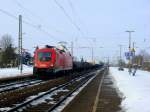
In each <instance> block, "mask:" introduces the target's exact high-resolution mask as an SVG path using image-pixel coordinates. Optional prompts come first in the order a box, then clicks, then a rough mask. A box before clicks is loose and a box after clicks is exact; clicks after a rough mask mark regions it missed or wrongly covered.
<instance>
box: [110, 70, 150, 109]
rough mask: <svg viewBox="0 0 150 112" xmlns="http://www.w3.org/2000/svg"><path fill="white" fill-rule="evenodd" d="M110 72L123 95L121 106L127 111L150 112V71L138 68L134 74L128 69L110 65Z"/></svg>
mask: <svg viewBox="0 0 150 112" xmlns="http://www.w3.org/2000/svg"><path fill="white" fill-rule="evenodd" d="M110 74H111V75H112V76H113V77H114V81H115V83H116V86H117V87H118V88H119V91H120V92H121V93H122V95H123V98H124V100H123V101H122V103H121V107H122V108H123V109H124V110H125V112H150V106H149V105H150V72H147V71H141V70H137V72H136V74H135V76H132V75H129V73H128V69H125V70H124V71H118V68H117V67H110Z"/></svg>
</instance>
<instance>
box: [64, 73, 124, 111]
mask: <svg viewBox="0 0 150 112" xmlns="http://www.w3.org/2000/svg"><path fill="white" fill-rule="evenodd" d="M121 101H122V98H121V97H120V95H119V93H118V92H117V89H116V87H115V86H114V81H113V78H112V77H111V75H110V74H109V71H108V70H105V71H103V72H98V73H97V76H96V77H95V78H94V79H93V80H92V81H91V82H90V83H89V84H88V85H87V86H86V87H85V88H84V89H83V90H82V91H81V92H80V93H79V94H78V95H77V96H76V97H75V98H74V100H73V101H71V102H70V103H69V105H67V106H66V107H65V108H64V110H63V111H62V112H117V111H121V108H120V105H121Z"/></svg>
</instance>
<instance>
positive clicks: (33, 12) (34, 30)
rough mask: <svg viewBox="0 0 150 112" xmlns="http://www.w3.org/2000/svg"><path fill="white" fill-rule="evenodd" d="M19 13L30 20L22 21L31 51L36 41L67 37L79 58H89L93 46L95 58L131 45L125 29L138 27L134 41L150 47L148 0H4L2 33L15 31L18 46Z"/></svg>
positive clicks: (53, 41) (0, 10) (26, 45)
mask: <svg viewBox="0 0 150 112" xmlns="http://www.w3.org/2000/svg"><path fill="white" fill-rule="evenodd" d="M19 14H21V15H22V16H23V20H24V21H25V22H27V23H28V24H26V23H23V33H24V34H23V46H24V48H26V49H29V51H30V52H33V50H34V48H33V47H34V46H37V45H39V46H42V45H45V44H49V45H56V44H57V42H59V41H66V42H68V46H70V43H71V41H73V42H74V46H75V48H74V55H75V56H78V57H79V58H81V57H82V56H83V57H84V58H85V59H88V60H90V59H91V47H94V57H95V58H96V59H100V58H101V59H102V58H103V57H106V56H110V57H115V56H117V55H119V48H118V46H119V44H122V45H123V47H124V48H123V52H125V51H127V49H128V33H126V32H125V31H126V30H134V31H135V32H134V33H133V34H132V41H134V42H136V46H137V47H138V48H137V51H138V50H139V49H143V48H147V47H150V45H149V43H150V1H149V0H1V3H0V37H1V36H2V35H4V34H6V33H8V34H10V35H12V38H13V39H14V44H15V46H17V45H18V44H17V39H18V20H17V19H15V17H18V15H19ZM12 16H13V17H12ZM14 16H15V17H14ZM29 24H30V25H29ZM144 40H145V41H144ZM80 47H89V48H82V49H81V48H80ZM100 47H103V48H100ZM146 50H147V52H150V49H146Z"/></svg>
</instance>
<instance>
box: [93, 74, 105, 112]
mask: <svg viewBox="0 0 150 112" xmlns="http://www.w3.org/2000/svg"><path fill="white" fill-rule="evenodd" d="M104 74H105V72H104V73H103V76H102V79H101V81H100V84H99V88H98V92H97V95H96V98H95V102H94V106H93V110H92V112H96V109H97V105H98V101H99V96H100V91H101V87H102V83H103V79H104Z"/></svg>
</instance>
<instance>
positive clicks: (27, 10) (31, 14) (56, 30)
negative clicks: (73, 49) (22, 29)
mask: <svg viewBox="0 0 150 112" xmlns="http://www.w3.org/2000/svg"><path fill="white" fill-rule="evenodd" d="M12 1H13V2H14V3H15V4H17V5H18V6H19V7H20V8H21V9H23V10H24V11H25V12H26V13H28V14H30V16H32V17H34V18H35V19H36V20H40V22H44V23H45V20H44V19H43V18H41V17H40V16H39V15H37V14H36V13H33V12H32V11H30V10H29V9H28V8H26V7H25V6H24V5H22V4H21V3H20V2H19V1H18V0H12ZM46 25H47V24H46ZM42 27H45V28H50V27H52V28H50V29H51V30H54V31H55V32H57V33H63V34H66V33H64V32H63V31H61V30H58V29H56V28H55V27H54V26H52V25H50V27H47V26H45V24H42Z"/></svg>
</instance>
